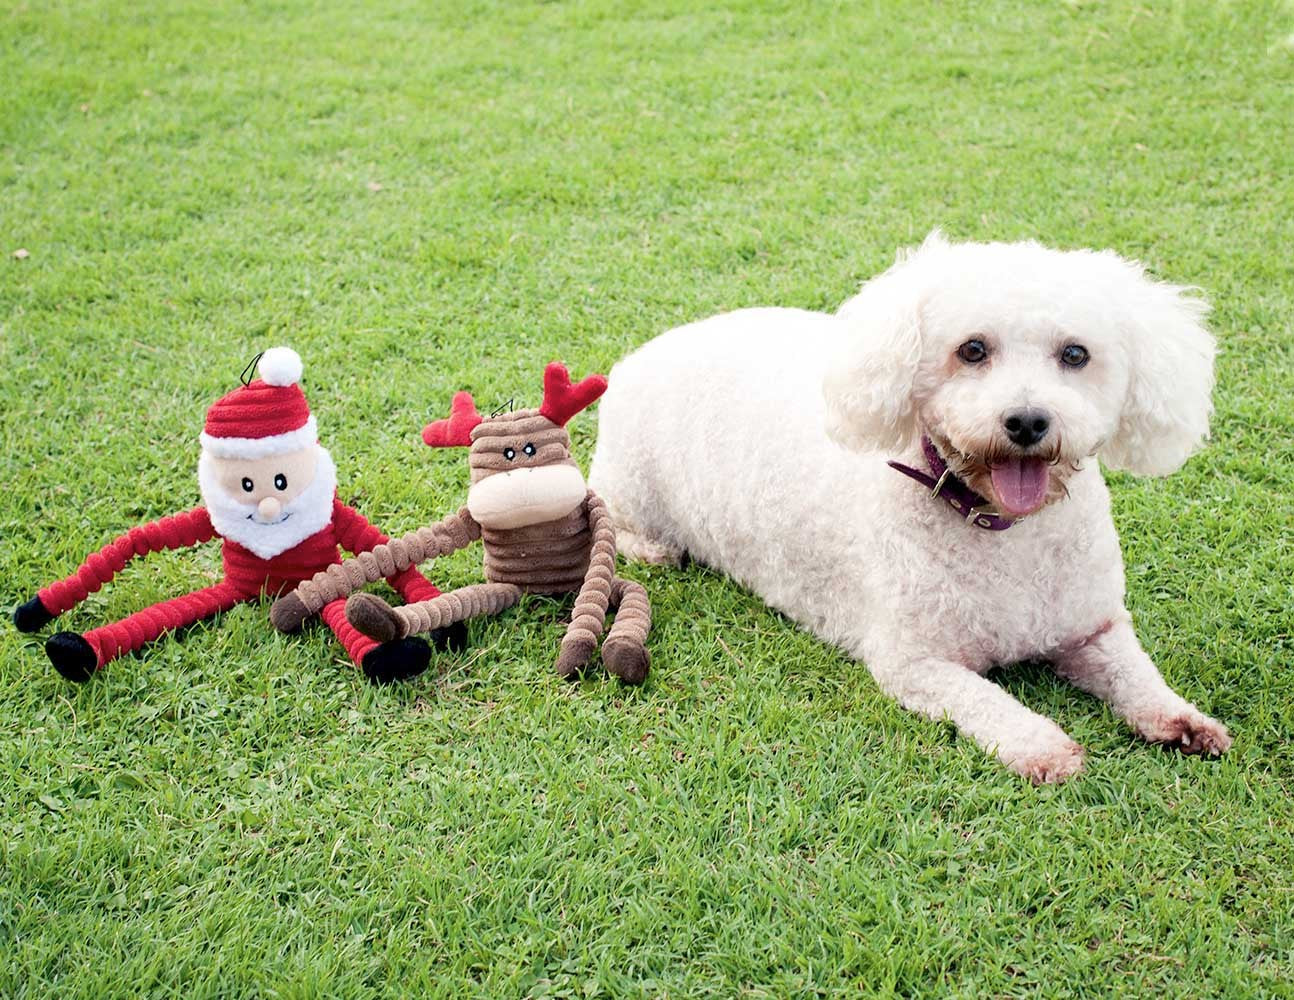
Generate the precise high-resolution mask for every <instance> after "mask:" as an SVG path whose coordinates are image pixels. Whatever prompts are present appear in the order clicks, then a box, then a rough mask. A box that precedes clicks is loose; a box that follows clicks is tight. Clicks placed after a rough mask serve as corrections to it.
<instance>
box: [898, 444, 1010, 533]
mask: <svg viewBox="0 0 1294 1000" xmlns="http://www.w3.org/2000/svg"><path fill="white" fill-rule="evenodd" d="M921 450H922V451H923V452H925V455H926V464H927V465H928V466H929V467H930V473H931V474H930V475H926V474H925V473H924V472H921V471H919V470H917V469H914V468H912V466H910V465H904V464H903V463H902V462H888V463H886V464H888V465H889V467H890V468H891V469H894V470H895V471H897V472H901V473H903V474H904V475H905V476H908V477H909V478H911V479H915V480H916V481H917V482H919V483H921V485H923V486H925V487H926V488H927V489H929V490H930V496H931V497H932V498H933V497H939V498H940V499H941V500H943V501H944V502H945V503H946V504H948V506H950V507H951V508H952V509H953V510H955V511H957V513H958V514H961V515H962V517H964V518H965V519H966V522H967V523H968V524H973V525H975V527H977V528H983V529H984V530H985V531H1006V529H1007V528H1009V527H1011V525H1013V524H1014V523H1015V522H1014V521H1012V520H1011V519H1010V518H1009V517H1003V516H1002V515H1001V514H999V513H998V512H997V511H995V510H989V509H988V506H989V502H988V501H987V500H985V499H984V498H983V497H982V496H980V495H979V494H978V493H976V492H975V491H974V490H972V489H971V488H970V487H969V486H967V485H966V484H965V483H963V482H962V481H961V480H960V479H958V478H957V477H956V476H954V475H953V473H952V470H951V469H950V468H948V463H947V462H945V461H944V460H943V459H942V458H941V457H940V455H939V452H937V451H935V446H934V445H933V444H932V443H931V442H930V439H929V438H928V437H922V438H921Z"/></svg>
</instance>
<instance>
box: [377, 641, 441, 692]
mask: <svg viewBox="0 0 1294 1000" xmlns="http://www.w3.org/2000/svg"><path fill="white" fill-rule="evenodd" d="M429 663H431V647H430V646H428V645H427V643H426V642H425V641H424V640H422V639H417V638H408V639H392V640H391V641H390V642H384V643H382V644H381V645H380V646H378V647H377V648H376V649H370V650H369V651H368V652H367V653H365V654H364V661H363V663H362V664H361V666H362V667H363V670H364V676H365V677H367V678H368V679H369V680H371V681H372V682H373V683H374V684H391V683H393V682H395V681H403V680H408V679H409V678H410V677H417V676H418V675H419V674H420V673H422V672H423V671H424V670H426V669H427V665H428V664H429Z"/></svg>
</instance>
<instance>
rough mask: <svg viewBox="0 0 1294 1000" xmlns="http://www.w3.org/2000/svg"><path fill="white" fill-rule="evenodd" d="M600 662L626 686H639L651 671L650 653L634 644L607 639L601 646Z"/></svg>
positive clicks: (643, 647) (645, 648)
mask: <svg viewBox="0 0 1294 1000" xmlns="http://www.w3.org/2000/svg"><path fill="white" fill-rule="evenodd" d="M602 662H603V663H605V664H606V665H607V670H609V671H610V672H611V673H612V674H614V675H615V676H616V677H619V678H620V679H621V680H622V681H624V682H625V683H626V684H641V683H642V682H643V681H645V680H646V679H647V672H648V671H649V670H650V669H651V653H649V652H647V647H645V646H640V645H639V644H638V643H636V642H616V641H615V640H614V639H609V640H607V641H606V642H604V643H603V644H602Z"/></svg>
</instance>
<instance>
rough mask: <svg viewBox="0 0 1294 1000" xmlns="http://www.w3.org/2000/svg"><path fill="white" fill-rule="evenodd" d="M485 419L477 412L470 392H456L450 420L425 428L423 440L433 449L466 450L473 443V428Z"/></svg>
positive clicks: (439, 421)
mask: <svg viewBox="0 0 1294 1000" xmlns="http://www.w3.org/2000/svg"><path fill="white" fill-rule="evenodd" d="M484 419H485V418H484V417H482V416H481V415H480V414H479V413H477V412H476V404H475V403H474V402H472V394H471V393H470V392H456V393H454V401H453V402H452V403H450V404H449V419H448V420H437V421H434V422H433V423H430V424H428V425H427V426H426V427H424V428H423V429H422V440H423V441H424V442H425V443H427V444H428V445H430V446H431V447H433V448H466V447H467V446H468V445H470V444H471V443H472V428H473V427H475V426H476V425H477V424H479V423H480V422H481V421H482V420H484Z"/></svg>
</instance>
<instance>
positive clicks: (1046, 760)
mask: <svg viewBox="0 0 1294 1000" xmlns="http://www.w3.org/2000/svg"><path fill="white" fill-rule="evenodd" d="M1085 757H1086V754H1085V752H1084V750H1083V748H1082V747H1081V746H1079V745H1078V744H1077V743H1074V742H1073V741H1070V742H1067V743H1065V744H1062V745H1061V746H1057V747H1051V748H1048V749H1046V750H1038V751H1035V752H1030V753H1025V754H1022V755H1020V756H1019V757H1016V758H1015V759H1013V760H1010V761H1008V762H1007V766H1008V767H1009V768H1011V770H1012V771H1014V772H1015V773H1016V774H1019V775H1021V776H1023V777H1025V778H1028V779H1029V780H1030V781H1032V782H1033V783H1034V784H1035V785H1059V784H1060V783H1061V782H1062V781H1068V780H1069V779H1070V778H1072V777H1074V775H1076V774H1078V773H1079V772H1080V771H1082V770H1083V761H1084V759H1085Z"/></svg>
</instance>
